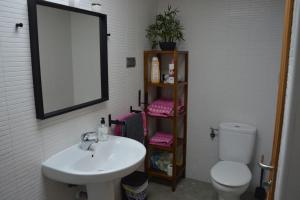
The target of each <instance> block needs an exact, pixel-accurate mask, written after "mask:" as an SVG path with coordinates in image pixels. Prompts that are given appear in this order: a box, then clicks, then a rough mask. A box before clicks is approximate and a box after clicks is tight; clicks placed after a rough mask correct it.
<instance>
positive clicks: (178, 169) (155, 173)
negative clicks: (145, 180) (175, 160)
mask: <svg viewBox="0 0 300 200" xmlns="http://www.w3.org/2000/svg"><path fill="white" fill-rule="evenodd" d="M184 171H185V166H184V165H181V166H178V165H176V172H177V173H176V180H177V179H179V178H181V177H182V176H183V175H184ZM148 174H149V176H153V177H157V178H162V179H164V180H167V181H172V180H173V178H172V176H168V174H167V173H166V172H164V171H160V170H156V169H152V168H150V169H148Z"/></svg>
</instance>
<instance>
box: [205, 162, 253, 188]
mask: <svg viewBox="0 0 300 200" xmlns="http://www.w3.org/2000/svg"><path fill="white" fill-rule="evenodd" d="M210 174H211V177H212V178H213V180H215V181H216V182H217V183H219V184H222V185H226V186H230V187H239V186H243V185H246V184H248V183H249V182H250V180H251V177H252V175H251V172H250V170H249V168H248V167H247V166H246V165H245V164H243V163H238V162H232V161H220V162H218V163H217V164H215V165H214V166H213V167H212V169H211V171H210Z"/></svg>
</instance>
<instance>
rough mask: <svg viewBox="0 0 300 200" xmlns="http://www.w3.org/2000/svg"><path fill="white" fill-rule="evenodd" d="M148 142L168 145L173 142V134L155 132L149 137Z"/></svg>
mask: <svg viewBox="0 0 300 200" xmlns="http://www.w3.org/2000/svg"><path fill="white" fill-rule="evenodd" d="M149 143H150V144H153V145H158V146H164V147H170V146H171V145H172V143H173V134H171V133H164V132H156V133H155V135H154V136H153V137H151V139H150V141H149Z"/></svg>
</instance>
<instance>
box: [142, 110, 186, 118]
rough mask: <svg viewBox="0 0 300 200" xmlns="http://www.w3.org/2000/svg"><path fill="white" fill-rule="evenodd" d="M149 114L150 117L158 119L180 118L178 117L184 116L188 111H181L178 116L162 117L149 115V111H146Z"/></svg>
mask: <svg viewBox="0 0 300 200" xmlns="http://www.w3.org/2000/svg"><path fill="white" fill-rule="evenodd" d="M146 114H147V116H148V117H150V118H157V119H174V118H178V117H184V116H185V115H186V112H185V111H184V112H180V113H178V115H177V116H169V117H161V116H153V115H149V114H148V113H147V112H146Z"/></svg>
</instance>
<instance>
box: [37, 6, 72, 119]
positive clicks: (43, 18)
mask: <svg viewBox="0 0 300 200" xmlns="http://www.w3.org/2000/svg"><path fill="white" fill-rule="evenodd" d="M37 16H38V17H37V18H38V21H37V22H38V33H39V47H40V48H39V52H40V62H41V65H40V66H41V79H42V87H43V99H44V102H43V103H44V110H45V112H46V113H49V112H52V111H55V110H59V109H62V108H65V107H70V106H73V105H74V100H73V96H74V95H73V90H74V89H73V73H72V71H73V69H72V49H71V38H70V35H71V27H70V24H71V20H70V14H69V13H68V12H66V11H63V10H59V9H53V8H49V7H46V6H38V7H37ZM57 30H59V31H57Z"/></svg>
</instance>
